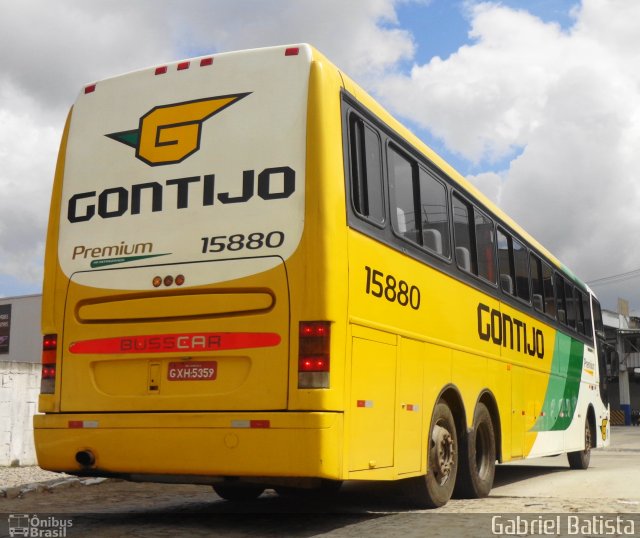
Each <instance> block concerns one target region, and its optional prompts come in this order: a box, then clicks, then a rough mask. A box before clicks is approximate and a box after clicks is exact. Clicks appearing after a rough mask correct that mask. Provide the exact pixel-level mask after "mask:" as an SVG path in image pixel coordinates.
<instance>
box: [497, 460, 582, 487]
mask: <svg viewBox="0 0 640 538" xmlns="http://www.w3.org/2000/svg"><path fill="white" fill-rule="evenodd" d="M569 471H571V469H570V468H569V466H568V465H562V464H560V462H558V463H557V464H554V465H526V464H518V465H497V466H496V475H495V478H494V480H493V487H494V488H499V487H500V486H509V485H511V484H515V483H517V482H523V481H525V480H530V479H535V478H539V477H542V476H547V475H551V474H559V473H565V472H569Z"/></svg>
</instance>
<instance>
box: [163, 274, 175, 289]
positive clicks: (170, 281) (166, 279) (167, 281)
mask: <svg viewBox="0 0 640 538" xmlns="http://www.w3.org/2000/svg"><path fill="white" fill-rule="evenodd" d="M171 284H173V277H172V276H171V275H167V276H165V277H164V285H165V286H167V287H169V286H171Z"/></svg>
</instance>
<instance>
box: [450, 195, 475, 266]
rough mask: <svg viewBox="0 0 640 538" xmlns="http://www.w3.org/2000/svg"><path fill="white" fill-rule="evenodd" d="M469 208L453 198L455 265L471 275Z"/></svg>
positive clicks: (462, 201)
mask: <svg viewBox="0 0 640 538" xmlns="http://www.w3.org/2000/svg"><path fill="white" fill-rule="evenodd" d="M472 230H473V228H472V227H471V207H470V204H467V202H465V201H464V200H461V199H460V198H459V197H458V196H455V195H454V196H453V231H454V237H455V245H456V264H457V265H458V267H459V268H460V269H462V270H464V271H467V272H468V273H473V272H474V270H473V265H472V263H471V254H472V250H473V249H472V248H471V234H472V233H473V232H472Z"/></svg>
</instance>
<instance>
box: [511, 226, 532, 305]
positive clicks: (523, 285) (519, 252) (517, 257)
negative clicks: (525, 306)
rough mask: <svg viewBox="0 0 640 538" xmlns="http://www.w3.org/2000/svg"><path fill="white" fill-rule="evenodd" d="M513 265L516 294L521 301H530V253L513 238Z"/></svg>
mask: <svg viewBox="0 0 640 538" xmlns="http://www.w3.org/2000/svg"><path fill="white" fill-rule="evenodd" d="M511 243H512V246H513V263H514V269H515V282H516V294H517V296H518V297H520V299H522V300H523V301H526V302H527V303H528V302H529V301H530V295H529V253H528V251H527V249H526V247H525V246H524V245H523V244H522V243H520V241H518V240H517V239H514V238H512V240H511Z"/></svg>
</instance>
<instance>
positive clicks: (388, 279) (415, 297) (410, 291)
mask: <svg viewBox="0 0 640 538" xmlns="http://www.w3.org/2000/svg"><path fill="white" fill-rule="evenodd" d="M364 269H365V271H366V272H367V286H366V292H367V295H373V296H374V297H378V298H382V297H384V298H385V299H386V300H387V301H389V302H390V303H398V304H399V305H400V306H410V307H411V308H413V309H414V310H418V309H419V308H420V289H419V288H418V287H417V286H414V285H411V284H408V283H407V282H406V281H404V280H399V279H397V278H396V277H395V276H393V275H385V274H384V273H383V272H382V271H378V270H377V269H372V268H371V267H369V266H368V265H366V266H365V268H364Z"/></svg>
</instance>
